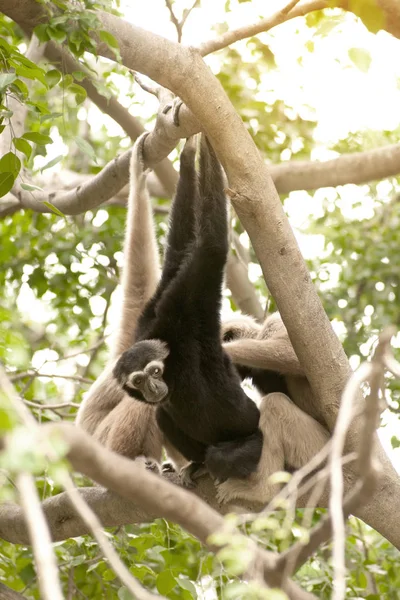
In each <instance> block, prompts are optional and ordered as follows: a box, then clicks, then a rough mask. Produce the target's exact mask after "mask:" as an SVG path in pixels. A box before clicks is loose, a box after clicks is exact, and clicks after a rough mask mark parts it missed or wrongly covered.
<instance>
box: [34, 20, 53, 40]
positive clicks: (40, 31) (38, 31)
mask: <svg viewBox="0 0 400 600" xmlns="http://www.w3.org/2000/svg"><path fill="white" fill-rule="evenodd" d="M47 28H48V25H47V24H46V23H42V24H41V25H36V27H35V29H34V30H33V32H34V33H35V35H36V36H37V38H38V40H39V41H40V42H48V41H49V39H50V37H49V34H48V33H47Z"/></svg>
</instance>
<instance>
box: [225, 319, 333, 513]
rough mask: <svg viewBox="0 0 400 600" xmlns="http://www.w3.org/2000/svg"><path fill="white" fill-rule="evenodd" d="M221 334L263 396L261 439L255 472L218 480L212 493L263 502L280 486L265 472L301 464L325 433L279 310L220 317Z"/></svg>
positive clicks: (240, 368)
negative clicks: (257, 317)
mask: <svg viewBox="0 0 400 600" xmlns="http://www.w3.org/2000/svg"><path fill="white" fill-rule="evenodd" d="M222 336H223V340H225V343H224V349H225V351H226V352H227V353H228V354H229V356H230V357H231V359H232V360H233V362H234V364H235V365H236V367H237V369H238V371H239V373H240V375H241V376H242V378H243V379H245V378H247V377H250V378H251V379H252V381H253V384H254V385H255V387H256V388H257V389H258V390H259V392H260V393H262V394H267V395H265V396H264V397H263V399H262V401H261V406H260V413H261V417H260V429H261V431H262V432H263V433H264V443H263V450H262V455H261V459H260V462H259V464H258V468H257V471H256V472H255V473H253V474H252V475H251V476H250V478H249V479H248V481H246V482H243V481H241V480H239V479H229V480H228V481H226V482H224V483H222V484H220V485H219V486H218V490H217V498H218V500H219V501H220V502H223V503H226V502H234V501H235V500H236V501H237V500H239V501H240V500H241V501H244V502H248V503H252V502H258V503H260V504H262V505H265V504H266V503H267V502H269V501H270V500H271V499H272V498H273V497H274V496H275V494H276V493H277V492H278V489H279V486H278V485H277V484H273V483H271V481H269V477H270V475H272V474H273V473H275V472H277V471H283V470H286V471H289V472H294V471H296V470H298V469H299V468H301V467H303V466H304V465H305V464H306V463H308V462H309V460H310V459H311V458H312V457H313V456H315V455H316V454H317V453H318V452H319V451H320V450H321V449H322V448H323V446H325V444H326V443H327V442H328V441H329V437H330V435H329V433H328V430H327V428H326V427H325V426H324V421H323V417H322V414H321V411H320V407H319V405H318V402H317V399H316V398H315V396H314V395H313V392H312V390H311V386H310V384H309V382H308V380H307V378H306V376H305V373H304V370H303V369H302V367H301V365H300V362H299V360H298V358H297V356H296V354H295V352H294V349H293V346H292V344H291V342H290V339H289V336H288V333H287V330H286V327H285V325H284V324H283V321H282V319H281V317H280V315H279V314H278V313H274V314H272V315H270V316H269V317H267V319H266V320H265V322H264V324H263V325H260V324H258V323H257V322H256V321H254V319H252V318H251V317H247V316H244V315H240V316H238V317H235V318H233V319H230V320H228V321H225V322H224V323H223V325H222ZM271 392H272V393H271ZM288 396H289V397H288Z"/></svg>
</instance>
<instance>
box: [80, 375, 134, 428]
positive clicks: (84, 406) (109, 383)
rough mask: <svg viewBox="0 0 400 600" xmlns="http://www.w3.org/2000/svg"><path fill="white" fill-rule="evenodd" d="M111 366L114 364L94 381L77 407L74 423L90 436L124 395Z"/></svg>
mask: <svg viewBox="0 0 400 600" xmlns="http://www.w3.org/2000/svg"><path fill="white" fill-rule="evenodd" d="M113 366H114V363H111V364H109V365H108V366H107V367H106V369H105V370H104V371H103V373H102V374H101V375H100V377H98V378H97V379H96V381H95V382H94V383H93V385H92V386H91V388H90V390H89V391H88V392H87V394H86V396H85V398H84V400H83V401H82V403H81V405H80V407H79V410H78V414H77V416H76V420H75V423H76V424H77V425H79V426H80V427H82V429H84V430H85V431H87V432H88V433H90V434H93V433H94V432H95V429H96V428H97V426H98V425H99V423H101V421H103V419H104V418H105V417H106V416H107V415H108V414H109V412H110V411H111V410H112V409H113V408H115V406H117V404H119V402H121V400H122V398H123V397H124V395H125V392H124V390H123V389H122V388H121V387H120V385H119V384H118V382H117V380H116V379H115V378H114V377H113V374H112V369H113Z"/></svg>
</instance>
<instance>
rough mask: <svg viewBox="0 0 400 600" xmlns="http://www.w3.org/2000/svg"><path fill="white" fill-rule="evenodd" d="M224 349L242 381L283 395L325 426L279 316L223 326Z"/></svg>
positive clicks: (231, 321) (241, 317) (244, 319)
mask: <svg viewBox="0 0 400 600" xmlns="http://www.w3.org/2000/svg"><path fill="white" fill-rule="evenodd" d="M221 332H222V339H223V341H224V343H223V347H224V350H225V352H227V353H228V354H229V356H230V358H231V359H232V361H233V362H234V364H235V366H236V368H237V369H238V371H239V373H240V375H241V377H242V379H245V378H246V377H249V378H251V379H252V381H253V384H254V385H255V387H256V388H257V389H258V390H259V391H260V393H261V394H263V395H266V394H269V393H272V392H282V393H284V394H286V395H287V396H289V398H291V399H292V400H293V402H294V403H295V404H296V405H297V406H298V407H299V408H300V409H301V410H302V411H304V412H305V413H307V414H309V415H310V416H311V417H313V418H314V419H316V420H317V421H319V422H320V423H321V424H322V425H324V426H325V425H326V424H325V421H324V418H323V415H322V411H321V408H320V404H319V403H318V401H317V399H316V398H315V396H314V394H313V391H312V389H311V386H310V384H309V382H308V379H307V378H306V376H305V373H304V369H303V368H302V366H301V364H300V362H299V359H298V358H297V355H296V353H295V351H294V349H293V346H292V344H291V342H290V339H289V335H288V332H287V329H286V327H285V325H284V323H283V321H282V319H281V316H280V314H279V313H277V312H276V313H273V314H271V315H269V316H268V317H267V318H266V319H265V321H264V323H263V324H262V325H260V324H259V323H257V321H255V320H254V319H253V318H252V317H249V316H246V315H237V316H234V317H233V318H232V319H228V320H226V321H224V322H223V323H222V328H221Z"/></svg>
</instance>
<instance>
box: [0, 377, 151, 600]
mask: <svg viewBox="0 0 400 600" xmlns="http://www.w3.org/2000/svg"><path fill="white" fill-rule="evenodd" d="M0 386H1V388H3V389H4V391H5V393H6V395H7V396H8V398H9V400H10V402H12V404H13V407H15V410H16V411H17V413H18V415H19V416H20V418H21V420H22V422H23V423H24V425H25V426H26V427H28V428H30V429H31V430H33V431H36V432H37V433H40V426H39V425H38V423H37V422H36V420H35V419H34V417H33V415H32V414H31V412H30V411H29V410H28V409H27V407H26V405H25V404H24V402H23V401H22V400H21V398H20V397H19V396H18V394H17V393H16V391H15V390H14V388H13V386H12V384H11V382H10V381H9V379H8V378H7V375H6V373H5V371H4V370H3V368H2V367H1V366H0ZM6 446H7V443H6ZM45 449H46V452H47V455H48V457H49V459H50V460H51V459H54V458H55V456H54V451H53V449H52V448H51V446H50V444H48V441H47V438H45ZM61 479H62V484H63V486H64V488H65V490H66V492H67V494H68V496H69V499H70V502H71V503H72V505H73V506H74V508H75V509H76V511H77V512H78V514H79V515H80V516H81V517H82V519H83V520H84V522H86V523H87V525H88V527H89V528H90V531H91V532H92V533H93V535H94V537H95V538H96V539H97V542H98V544H99V546H100V548H101V549H102V550H103V552H104V554H105V557H106V558H107V559H108V560H109V561H110V565H111V566H112V567H113V569H114V571H115V573H116V575H117V576H118V577H119V578H120V580H121V581H122V583H123V584H124V585H125V586H126V587H127V588H128V590H129V591H130V592H131V593H132V594H133V595H134V596H135V597H136V598H138V600H155V599H156V598H157V597H158V598H159V597H160V596H155V595H154V594H151V593H150V592H148V591H147V590H146V589H145V588H144V587H142V586H141V584H140V583H139V582H138V581H137V580H136V579H135V578H134V577H133V575H131V574H130V572H129V571H128V569H127V568H126V567H125V565H124V564H123V563H122V562H121V560H120V559H119V557H118V555H117V554H116V552H115V550H114V548H113V547H112V546H111V544H110V542H109V541H108V539H107V538H106V536H105V535H104V533H103V531H102V530H101V526H100V523H99V521H98V519H97V517H96V515H95V513H94V512H93V511H92V509H91V508H90V507H89V506H88V505H87V504H86V503H85V501H84V500H83V498H81V497H80V496H79V494H78V492H77V491H76V489H75V486H74V484H73V482H72V480H71V478H70V476H69V475H68V473H66V472H65V473H64V475H62V476H61ZM16 481H17V488H18V490H19V492H20V501H21V504H22V508H23V509H24V511H25V514H26V516H27V525H28V528H29V531H30V533H31V540H32V545H33V549H34V554H35V559H36V565H37V569H38V574H39V585H40V587H41V590H42V593H43V597H44V598H45V600H63V595H62V591H61V587H60V583H59V578H58V570H57V564H56V561H55V556H54V553H53V550H52V546H51V537H50V532H49V528H48V525H47V523H46V520H45V518H44V514H43V510H42V506H41V503H40V500H39V497H38V494H37V491H36V487H35V482H34V479H33V477H32V475H30V474H28V473H20V474H18V476H17V479H16ZM57 586H58V587H57ZM52 590H53V594H52ZM58 592H59V593H58Z"/></svg>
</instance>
